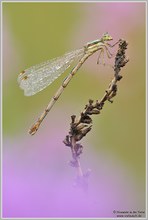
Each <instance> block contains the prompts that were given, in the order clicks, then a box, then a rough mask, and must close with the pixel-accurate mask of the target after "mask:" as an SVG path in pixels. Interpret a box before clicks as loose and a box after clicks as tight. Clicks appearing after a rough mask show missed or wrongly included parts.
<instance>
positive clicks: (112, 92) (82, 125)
mask: <svg viewBox="0 0 148 220" xmlns="http://www.w3.org/2000/svg"><path fill="white" fill-rule="evenodd" d="M127 45H128V44H127V42H126V41H125V40H119V48H118V51H117V54H116V56H115V64H114V68H113V69H114V77H113V79H112V81H111V82H110V84H109V86H108V89H107V90H106V91H105V94H104V95H103V97H102V98H101V99H100V101H98V100H96V101H95V102H94V101H93V100H91V99H90V100H89V102H88V104H86V106H85V108H84V110H83V111H82V112H81V114H80V116H79V117H78V118H76V116H75V115H72V116H71V123H70V131H69V134H68V135H67V136H66V137H65V139H64V141H63V142H64V144H65V145H66V146H68V147H70V148H71V152H72V158H73V161H71V163H70V164H71V165H72V166H73V167H75V168H76V169H77V176H78V177H80V178H81V184H82V180H83V177H86V176H88V173H86V174H84V173H83V172H82V169H81V165H80V161H79V158H80V154H82V148H83V146H82V145H81V144H80V143H77V142H78V141H80V140H81V139H82V138H83V137H84V136H86V134H87V133H88V132H89V131H90V130H91V128H92V119H91V115H94V114H95V115H96V114H100V112H101V110H102V109H103V107H104V104H105V102H106V101H109V102H110V103H113V100H112V98H113V97H114V96H116V94H117V82H118V81H120V80H121V79H122V76H121V75H120V74H119V73H120V71H121V68H122V67H124V66H125V65H126V63H127V62H128V61H129V60H128V59H127V58H126V56H125V51H126V49H127ZM83 183H84V181H83ZM83 185H84V184H83Z"/></svg>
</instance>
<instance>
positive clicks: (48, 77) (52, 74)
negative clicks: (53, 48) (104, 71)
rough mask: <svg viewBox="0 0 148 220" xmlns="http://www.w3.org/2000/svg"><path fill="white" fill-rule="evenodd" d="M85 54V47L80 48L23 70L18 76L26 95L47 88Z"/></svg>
mask: <svg viewBox="0 0 148 220" xmlns="http://www.w3.org/2000/svg"><path fill="white" fill-rule="evenodd" d="M83 55H84V49H83V48H82V49H78V50H75V51H72V52H69V53H66V54H64V55H63V56H61V57H57V58H55V59H52V60H48V61H46V62H43V63H40V64H37V65H35V66H32V67H30V68H28V69H26V70H24V71H22V72H21V73H20V74H19V76H18V83H19V86H20V88H21V89H23V90H24V95H26V96H31V95H34V94H36V93H37V92H39V91H41V90H43V89H44V88H46V87H47V86H48V85H50V84H51V83H52V82H53V81H54V80H55V79H57V78H58V77H59V76H60V75H61V74H62V73H63V72H65V70H66V69H67V68H68V67H69V66H70V64H71V63H72V62H73V61H74V60H75V59H76V58H80V57H82V56H83Z"/></svg>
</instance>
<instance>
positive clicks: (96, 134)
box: [2, 2, 146, 218]
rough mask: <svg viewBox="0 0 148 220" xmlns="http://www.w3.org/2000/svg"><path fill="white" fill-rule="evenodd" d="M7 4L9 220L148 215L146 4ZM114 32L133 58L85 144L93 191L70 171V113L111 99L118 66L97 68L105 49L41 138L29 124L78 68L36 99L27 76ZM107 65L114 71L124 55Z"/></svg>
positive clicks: (44, 126)
mask: <svg viewBox="0 0 148 220" xmlns="http://www.w3.org/2000/svg"><path fill="white" fill-rule="evenodd" d="M2 7H3V11H2V12H3V14H2V19H3V20H2V24H3V27H2V28H3V32H2V37H3V72H2V75H3V109H2V110H3V173H2V175H3V184H2V202H3V203H2V208H3V210H2V211H3V217H5V218H6V217H13V218H15V217H20V218H21V217H42V218H43V217H98V218H99V217H100V218H101V217H104V218H105V217H113V218H115V217H116V216H117V215H116V214H117V211H131V212H133V211H136V212H137V213H138V211H145V180H146V177H145V163H146V160H145V158H146V156H145V151H146V149H145V82H146V80H145V79H146V68H145V34H146V32H145V21H146V17H145V16H146V15H145V3H144V2H141V3H140V2H139V3H128V2H127V3H125V2H122V3H121V2H118V3H115V2H114V3H112V2H110V3H109V2H107V3H99V2H98V3H82V2H81V3H80V2H79V3H74V2H73V3H49V2H48V3H41V2H40V3H27V2H26V3H23V2H22V3H17V2H15V3H10V2H9V3H7V2H5V3H4V2H3V5H2ZM106 31H108V32H109V33H110V35H111V36H112V37H113V39H114V40H113V43H115V42H116V41H117V40H118V39H120V38H122V39H125V40H127V41H128V43H129V45H128V50H127V51H126V53H127V56H128V57H129V59H130V61H129V62H128V63H127V65H126V66H125V67H124V68H123V69H122V72H121V73H122V75H123V79H122V80H121V81H120V82H119V86H118V94H117V96H116V97H115V98H114V103H113V104H110V103H106V105H105V106H104V109H103V110H102V112H101V114H100V115H96V116H93V128H92V130H91V132H89V133H88V135H87V136H86V137H85V138H84V139H83V140H82V141H81V144H82V145H83V146H84V149H83V154H82V155H81V164H82V168H83V170H84V172H85V171H86V170H87V169H88V168H90V169H91V170H92V172H91V175H90V177H89V179H88V191H87V192H85V193H84V192H83V191H81V190H80V189H79V188H74V187H73V182H74V178H75V176H76V172H75V169H74V168H72V167H70V166H69V165H68V161H69V160H70V159H71V152H70V149H69V148H68V147H66V146H65V145H64V144H63V140H64V138H65V136H66V134H68V132H69V128H70V121H71V120H70V116H71V115H73V114H76V115H77V116H78V115H79V114H80V112H81V111H82V110H83V108H84V106H85V104H86V103H87V102H88V99H90V98H91V99H94V100H96V99H100V98H101V97H102V95H103V94H104V91H105V90H106V88H107V87H108V84H109V82H110V80H111V79H112V77H113V70H112V68H111V67H110V66H109V65H106V66H105V67H104V66H103V65H97V64H96V62H97V56H98V53H97V54H95V55H93V56H92V57H90V58H89V60H87V61H86V63H85V64H84V65H83V66H82V68H81V69H80V70H79V71H78V73H77V74H76V76H75V77H74V78H73V80H72V81H71V82H70V84H69V85H68V87H67V88H66V90H65V91H64V93H63V94H62V96H61V97H60V99H59V100H58V102H57V103H56V105H55V106H54V107H53V109H52V110H51V112H50V113H49V115H48V116H47V118H46V120H44V122H43V123H42V125H41V127H40V129H39V130H38V132H37V133H36V134H35V135H34V136H30V135H29V134H28V129H29V127H30V126H31V125H32V124H33V123H34V122H35V120H36V119H37V118H38V117H39V116H40V113H41V112H42V111H43V110H44V108H45V107H46V105H47V104H48V102H49V101H50V98H51V97H52V96H53V95H54V93H55V92H56V90H57V89H58V87H59V86H60V84H61V82H62V81H63V79H64V78H65V77H66V76H67V74H68V73H69V71H70V69H72V67H73V66H74V64H73V65H72V67H71V68H70V69H68V70H67V71H66V72H65V73H64V74H63V75H62V76H61V77H59V78H58V79H57V80H56V81H55V82H54V83H53V84H52V85H50V86H49V87H48V88H46V89H45V90H43V91H42V92H40V93H38V94H36V95H34V96H30V97H25V96H24V94H23V91H22V90H21V89H20V88H19V85H18V83H17V77H18V74H19V73H20V72H21V71H22V70H24V69H26V68H28V67H30V66H32V65H34V64H38V63H40V62H42V61H46V60H48V59H51V58H54V57H58V56H61V55H63V54H64V53H65V52H68V51H71V50H75V49H77V48H81V47H83V45H85V44H86V43H87V42H88V41H92V40H96V39H98V38H100V37H101V36H102V34H103V33H104V32H106ZM116 50H117V47H116V48H114V49H111V51H112V52H114V54H115V53H116ZM106 63H107V64H108V63H110V64H112V65H113V63H114V58H113V59H111V60H108V59H107V58H106ZM114 210H115V211H114ZM138 214H139V213H138ZM142 216H143V217H144V214H142Z"/></svg>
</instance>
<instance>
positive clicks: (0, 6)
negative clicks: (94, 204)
mask: <svg viewBox="0 0 148 220" xmlns="http://www.w3.org/2000/svg"><path fill="white" fill-rule="evenodd" d="M47 2H49V3H57V2H59V3H61V2H67V3H71V2H74V3H79V2H80V3H100V2H103V3H114V2H121V3H122V2H126V3H135V2H136V3H137V2H139V3H145V4H146V5H145V6H146V13H145V15H146V189H145V190H146V201H145V204H146V210H145V212H146V213H145V214H146V217H145V218H127V219H133V220H135V219H140V220H141V219H147V119H148V118H147V92H148V90H147V80H148V78H147V58H148V57H147V0H146V1H144V0H141V1H128V0H121V1H112V0H110V1H105V0H104V1H85V0H84V1H83V0H82V1H79V0H75V1H62V0H61V1H58V0H57V1H56V0H55V1H48V0H47V1H37V0H34V1H29V0H28V1H27V0H24V1H23V0H22V1H20V0H18V1H13V0H12V1H11V0H10V1H7V0H5V1H4V0H3V1H0V10H1V83H0V86H1V87H0V89H1V90H0V92H1V99H0V101H1V126H0V132H1V197H0V200H1V210H0V211H1V212H0V214H1V216H0V218H1V219H14V220H16V219H41V220H43V219H115V217H114V218H102V217H101V218H33V217H27V218H18V217H17V218H16V217H15V218H10V217H9V218H4V217H2V216H3V215H2V213H3V212H2V164H3V158H2V155H3V149H2V143H3V140H2V137H3V132H2V127H3V123H2V98H3V95H2V94H3V87H2V86H3V85H2V84H3V75H2V70H3V67H2V64H3V59H2V54H3V53H2V52H3V38H2V29H3V25H2V22H3V10H2V5H3V3H47ZM116 218H117V217H116ZM117 219H122V220H123V219H124V218H117Z"/></svg>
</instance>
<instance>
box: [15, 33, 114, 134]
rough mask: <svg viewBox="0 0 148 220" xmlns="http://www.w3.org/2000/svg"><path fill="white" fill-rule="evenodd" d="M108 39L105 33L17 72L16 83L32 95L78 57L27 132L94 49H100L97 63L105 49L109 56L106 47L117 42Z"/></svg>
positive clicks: (31, 130)
mask: <svg viewBox="0 0 148 220" xmlns="http://www.w3.org/2000/svg"><path fill="white" fill-rule="evenodd" d="M110 40H113V38H112V37H111V36H110V35H109V34H108V33H105V34H103V36H102V37H101V38H100V39H98V40H95V41H91V42H88V43H87V44H86V45H85V46H84V47H83V48H81V49H78V50H75V51H72V52H69V53H66V54H64V55H63V56H61V57H58V58H55V59H52V60H49V61H46V62H43V63H41V64H37V65H35V66H32V67H30V68H28V69H26V70H24V71H22V72H21V73H20V74H19V76H18V83H19V86H20V88H21V89H23V90H24V94H25V95H26V96H32V95H34V94H36V93H37V92H39V91H41V90H43V89H44V88H46V87H47V86H48V85H50V84H51V83H52V82H53V81H54V80H55V79H57V78H58V77H59V76H60V75H61V74H62V73H63V72H64V71H65V70H66V69H67V68H68V67H69V66H70V65H71V63H72V62H73V61H74V60H75V59H76V58H77V59H78V58H79V62H78V63H77V65H76V66H75V67H74V68H73V69H72V70H71V72H70V74H69V75H68V76H67V77H66V79H65V80H64V81H63V83H62V85H61V86H60V88H59V89H58V90H57V92H56V93H55V95H54V96H53V97H52V99H51V101H50V102H49V104H48V105H47V107H46V108H45V110H44V112H43V113H42V114H41V116H40V117H39V119H38V120H37V121H36V122H35V124H34V125H33V126H32V127H31V128H30V130H29V133H30V134H31V135H33V134H35V133H36V131H37V130H38V128H39V126H40V124H41V122H42V121H43V119H44V118H45V117H46V115H47V114H48V112H49V111H50V109H51V108H52V106H53V105H54V104H55V102H56V101H57V100H58V98H59V97H60V95H61V94H62V92H63V90H64V89H65V87H66V86H67V85H68V83H69V82H70V80H71V79H72V77H73V76H74V75H75V74H76V72H77V71H78V69H79V68H80V67H81V66H82V64H83V63H84V62H85V61H86V60H87V58H88V57H89V56H91V55H92V54H94V53H95V52H96V51H100V54H99V56H98V61H97V63H99V59H100V56H101V54H103V58H104V51H105V52H106V54H107V56H108V58H111V56H112V54H111V53H110V51H109V49H108V47H113V46H115V45H116V44H117V43H118V42H117V43H115V44H114V45H110V44H109V43H108V41H110Z"/></svg>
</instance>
